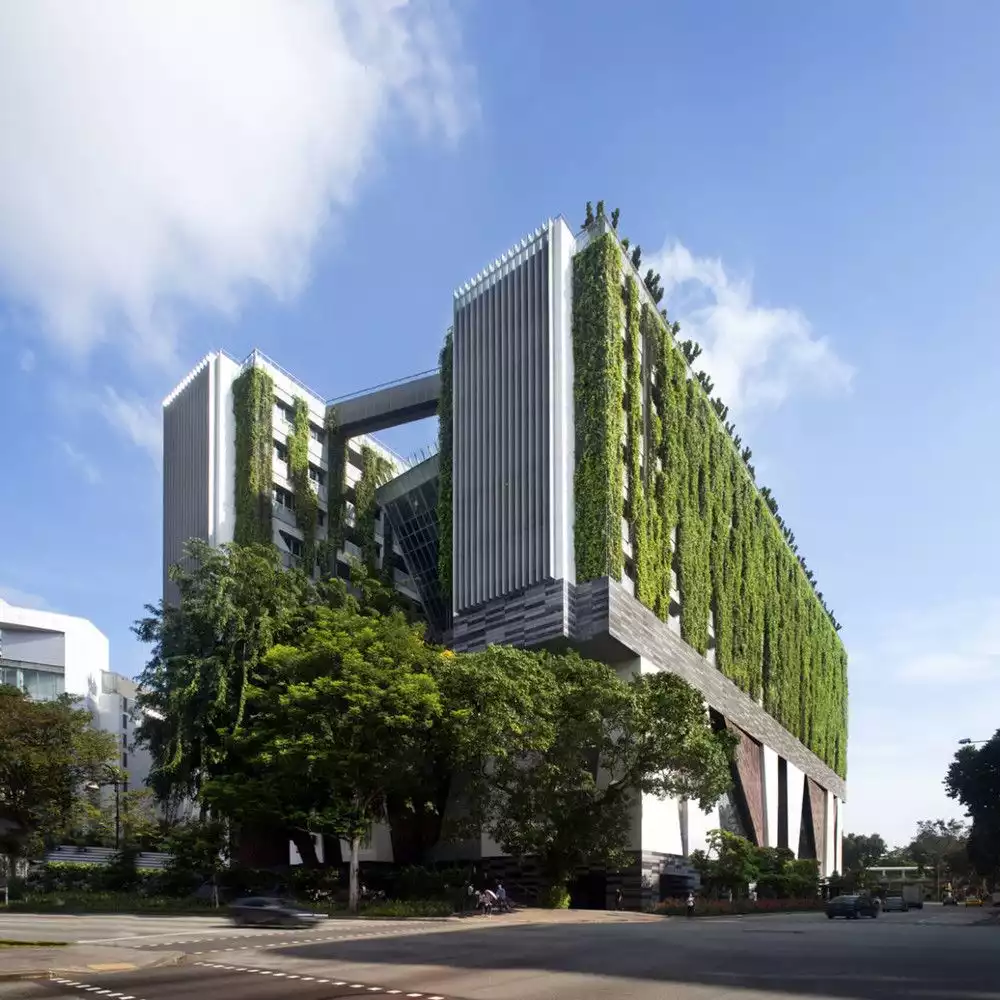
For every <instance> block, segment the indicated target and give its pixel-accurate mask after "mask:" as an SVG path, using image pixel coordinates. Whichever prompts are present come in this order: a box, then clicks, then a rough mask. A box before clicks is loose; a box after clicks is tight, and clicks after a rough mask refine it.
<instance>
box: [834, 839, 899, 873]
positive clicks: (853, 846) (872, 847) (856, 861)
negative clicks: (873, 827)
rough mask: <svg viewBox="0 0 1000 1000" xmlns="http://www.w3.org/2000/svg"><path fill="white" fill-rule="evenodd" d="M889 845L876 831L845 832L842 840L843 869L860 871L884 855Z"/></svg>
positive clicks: (876, 862) (874, 863) (875, 862)
mask: <svg viewBox="0 0 1000 1000" xmlns="http://www.w3.org/2000/svg"><path fill="white" fill-rule="evenodd" d="M888 851H889V847H888V845H887V844H886V842H885V840H884V839H883V838H882V837H880V836H879V835H878V834H877V833H845V834H844V842H843V854H844V871H845V872H861V871H864V870H865V869H866V868H871V867H872V865H876V864H878V862H879V861H880V860H881V859H882V858H883V857H885V855H886V854H887V853H888Z"/></svg>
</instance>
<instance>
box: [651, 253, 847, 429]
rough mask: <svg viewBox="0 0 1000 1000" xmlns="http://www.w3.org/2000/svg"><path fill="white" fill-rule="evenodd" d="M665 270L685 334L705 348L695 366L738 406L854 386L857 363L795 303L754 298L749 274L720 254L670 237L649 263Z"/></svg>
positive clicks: (671, 304)
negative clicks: (741, 274)
mask: <svg viewBox="0 0 1000 1000" xmlns="http://www.w3.org/2000/svg"><path fill="white" fill-rule="evenodd" d="M649 264H650V266H652V267H653V269H654V270H656V271H658V272H659V273H660V276H661V278H662V283H663V289H664V292H665V293H666V294H665V301H666V305H667V308H668V310H669V312H670V315H671V318H672V319H675V320H678V321H679V322H680V324H681V327H682V332H681V338H682V339H688V338H690V339H693V340H695V341H697V342H698V343H699V344H700V345H701V347H702V351H703V353H702V355H701V356H700V357H699V358H698V361H697V362H696V363H695V368H702V369H704V371H705V372H706V373H707V374H709V375H710V376H711V377H712V381H713V382H714V383H715V386H716V390H717V392H718V395H719V396H720V397H721V398H722V400H723V401H724V402H725V403H726V404H727V405H728V406H729V407H730V408H731V409H732V410H733V411H734V412H740V413H746V412H747V411H749V410H752V409H755V408H773V407H775V406H778V405H780V404H781V403H783V402H784V401H785V400H786V399H787V398H788V397H789V396H792V395H793V394H796V393H815V392H824V393H838V392H844V391H846V390H848V389H849V388H850V385H851V378H852V376H853V369H852V368H851V366H850V365H849V364H847V363H846V362H844V361H843V360H841V358H839V357H838V356H837V354H836V353H835V351H834V349H833V347H832V346H831V345H830V343H829V341H828V340H827V339H826V338H825V337H821V336H818V335H817V334H816V333H815V331H814V330H813V328H812V325H811V324H810V322H809V320H808V319H807V318H806V317H805V316H804V315H803V314H802V313H801V312H800V311H799V310H797V309H793V308H788V307H774V306H765V305H761V304H759V303H757V302H755V301H754V295H753V285H752V282H751V280H750V279H749V278H735V277H733V276H732V275H731V274H730V273H729V272H728V271H727V270H726V268H725V266H724V265H723V263H722V261H721V260H719V259H717V258H710V257H696V256H694V255H693V254H692V253H691V251H690V250H688V248H687V247H685V246H684V245H683V244H682V243H679V242H672V243H668V244H667V245H666V246H665V247H664V248H663V249H662V250H661V251H660V252H659V253H658V254H655V255H654V256H653V258H652V259H651V260H650V261H649Z"/></svg>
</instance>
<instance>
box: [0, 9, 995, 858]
mask: <svg viewBox="0 0 1000 1000" xmlns="http://www.w3.org/2000/svg"><path fill="white" fill-rule="evenodd" d="M237 7H238V8H239V13H240V15H241V16H239V17H237V16H236V11H237ZM191 9H192V10H193V8H191ZM60 10H64V8H61V6H60V5H58V4H56V3H53V2H49V0H40V2H38V3H36V4H33V5H30V6H29V5H20V6H18V7H17V9H15V7H14V6H10V5H9V6H8V7H7V8H5V9H4V10H3V12H2V13H0V35H2V37H4V38H5V39H6V48H5V55H4V58H3V59H2V60H0V112H2V114H0V118H2V119H3V120H4V121H5V122H6V123H7V124H6V125H5V139H4V144H3V149H2V151H0V427H2V429H3V431H2V436H0V460H2V468H3V469H4V473H5V486H6V488H5V489H4V490H3V491H2V492H0V596H5V597H7V599H9V600H13V601H17V600H19V599H20V600H22V601H26V602H28V603H41V604H44V605H45V606H48V607H51V608H54V609H57V610H60V611H64V612H67V613H72V614H79V615H84V616H86V617H88V618H91V619H92V620H93V621H94V622H95V623H96V624H97V625H98V626H99V627H100V628H101V629H102V630H104V631H105V632H106V633H107V634H108V636H109V637H110V639H111V642H112V657H113V666H114V667H115V668H116V669H118V670H120V671H122V672H124V673H130V674H131V673H135V672H137V670H138V669H139V668H140V666H141V663H142V661H143V656H144V652H143V650H142V649H141V648H140V647H139V646H138V645H137V644H136V643H135V642H134V640H133V639H132V637H131V635H130V633H129V623H130V622H131V620H132V619H133V618H135V617H136V616H137V615H138V614H139V613H140V612H141V608H142V604H143V603H144V602H145V601H155V600H156V599H157V597H158V588H159V580H160V470H159V462H158V458H157V455H158V447H159V439H158V434H159V406H160V401H161V400H162V398H163V396H164V395H165V394H166V393H167V392H168V391H169V389H170V388H171V387H172V386H173V385H174V384H175V382H176V381H177V380H178V378H179V377H180V376H181V375H182V374H183V373H184V372H185V371H186V370H187V369H189V368H190V367H191V366H193V365H194V364H195V363H196V362H197V360H198V359H199V358H200V357H201V356H202V355H203V354H205V353H206V352H208V351H209V350H212V349H215V348H219V347H222V348H225V349H227V350H228V351H230V352H231V353H233V354H236V355H237V356H241V357H242V356H243V355H245V354H246V353H248V352H249V350H250V349H251V348H252V347H254V346H257V347H259V348H260V349H262V350H264V351H265V352H267V353H268V354H270V355H272V356H273V357H275V358H276V359H278V360H279V361H280V362H281V363H282V364H283V365H285V366H286V367H287V368H289V369H290V370H292V371H294V372H296V373H299V374H301V375H302V376H303V377H304V378H305V380H306V381H308V382H309V383H310V384H312V385H313V386H314V388H316V389H317V390H318V391H319V392H321V393H323V394H325V395H330V396H333V395H338V394H340V393H344V392H348V391H351V390H354V389H357V388H361V387H363V386H365V385H368V384H373V383H377V382H381V381H385V380H388V379H391V378H395V377H399V376H402V375H406V374H409V373H411V372H414V371H418V370H422V369H426V368H428V367H431V366H432V365H433V364H434V363H435V359H436V355H437V351H438V347H439V344H440V340H441V336H442V334H443V332H444V330H445V329H446V327H447V326H448V323H449V320H450V315H451V292H452V289H453V288H454V287H455V286H456V285H458V284H459V283H461V282H462V281H463V280H465V279H466V278H467V277H469V276H471V275H472V274H473V273H475V272H476V271H477V270H479V268H480V267H482V266H483V265H484V264H485V263H487V262H488V261H489V260H491V259H492V258H493V257H495V256H496V255H498V254H499V253H500V252H502V251H503V250H505V249H506V248H507V247H508V246H509V245H510V244H512V243H513V242H514V241H515V240H517V239H518V238H520V237H521V236H522V235H523V234H524V233H526V232H527V231H528V230H530V229H532V228H533V227H534V226H536V225H537V224H538V223H540V222H541V221H542V220H543V219H544V218H546V217H548V216H550V215H556V214H559V213H563V214H565V215H566V216H567V217H568V218H569V219H570V221H571V222H574V223H577V222H579V221H580V219H581V218H582V210H583V205H584V203H585V201H586V200H588V199H592V200H595V201H596V200H597V199H598V198H605V199H606V200H607V201H608V204H609V207H612V206H616V205H617V206H620V208H621V210H622V231H623V232H624V233H626V234H627V235H629V236H630V237H631V239H632V241H633V243H635V242H638V243H640V244H642V246H643V247H644V248H645V250H646V258H647V260H650V261H651V262H653V263H655V264H656V265H657V266H658V267H659V269H660V270H661V273H662V274H663V276H664V285H665V287H667V288H668V290H669V292H670V295H669V302H668V304H669V306H670V308H671V311H672V312H673V314H674V316H675V317H676V318H679V319H680V320H681V321H682V323H683V324H684V325H685V328H686V330H687V331H688V332H689V333H690V332H693V333H694V334H695V335H696V337H698V338H700V339H702V341H703V344H704V347H705V365H704V367H705V368H706V369H707V370H709V371H710V372H711V373H712V374H713V375H714V376H715V378H716V383H717V385H718V386H719V388H720V390H721V393H722V395H723V396H724V398H725V399H726V401H727V402H729V403H730V404H731V407H732V409H733V411H734V413H735V415H736V420H737V423H738V425H739V427H740V430H741V432H742V433H743V437H744V439H746V440H747V441H748V443H749V444H750V446H751V447H752V448H753V451H754V464H755V465H756V467H757V470H758V480H759V481H761V482H763V483H767V484H768V485H770V486H771V487H772V489H773V490H774V492H775V494H776V496H777V498H778V502H779V504H780V507H781V511H782V513H783V515H784V517H785V519H786V521H787V522H788V523H789V524H790V526H791V527H792V528H793V530H794V532H795V534H796V537H797V539H798V542H799V546H800V550H801V551H802V552H803V553H804V555H805V556H806V559H807V561H808V563H809V565H810V566H811V567H812V568H813V569H814V570H815V572H816V574H817V577H818V579H819V584H820V587H821V589H822V590H823V592H824V594H825V595H826V598H827V601H828V603H829V604H830V606H831V607H832V608H833V609H834V611H835V613H836V615H837V617H838V618H839V620H840V621H842V622H843V623H844V626H845V627H844V632H843V636H844V639H845V641H846V642H847V645H848V648H849V650H850V653H851V657H852V659H851V695H852V697H851V750H850V762H849V763H850V775H849V782H850V786H849V787H850V800H849V803H848V823H847V827H848V829H855V830H865V831H869V830H878V831H880V832H881V833H883V835H885V836H886V837H887V838H888V839H889V840H890V841H896V842H900V841H904V840H906V839H908V838H909V836H910V834H911V832H912V830H913V828H914V826H915V823H916V821H917V820H918V819H922V818H931V817H937V816H939V815H953V814H955V813H956V811H955V808H954V806H953V804H952V803H950V802H948V800H947V799H945V797H944V795H943V792H942V790H941V787H940V780H941V777H942V774H943V771H944V769H945V766H946V764H947V761H948V760H949V758H950V755H951V753H952V750H953V748H954V745H955V741H956V740H957V739H959V738H960V737H963V736H969V737H972V738H983V737H986V736H989V735H991V734H992V733H993V731H994V729H995V728H996V727H997V725H998V724H1000V717H998V715H997V711H996V706H997V705H998V704H1000V669H998V668H1000V584H998V583H997V580H996V574H995V572H994V569H995V566H996V565H997V561H998V557H1000V543H998V533H997V528H996V525H997V521H996V515H995V508H996V504H995V493H996V489H997V473H996V469H995V466H996V461H995V455H996V445H995V442H994V440H993V428H994V427H996V426H997V424H998V417H1000V413H998V410H1000V403H998V399H1000V396H998V393H997V392H996V388H995V385H996V378H997V374H998V371H1000V346H998V343H1000V341H998V338H997V336H996V328H997V319H998V311H1000V310H998V305H1000V302H998V299H1000V281H998V280H997V279H998V277H1000V275H998V270H1000V253H998V251H997V249H996V240H995V234H996V233H997V232H998V231H1000V187H998V185H997V184H996V180H995V178H996V166H995V164H996V162H997V159H998V155H1000V133H998V127H997V126H998V108H1000V74H998V70H997V62H996V57H995V39H996V38H997V37H998V31H1000V6H997V5H993V4H988V3H979V2H977V3H973V2H965V3H963V2H955V3H951V4H947V5H945V4H941V3H937V2H922V0H896V2H893V0H882V2H880V3H878V4H868V3H862V2H859V0H852V2H843V3H839V4H836V5H819V4H803V3H799V2H778V0H767V2H763V3H757V4H743V3H737V2H735V0H733V2H698V3H694V2H666V0H659V2H656V0H650V2H645V0H639V2H631V3H629V4H626V5H621V6H620V7H619V8H618V9H615V10H613V9H612V7H611V6H609V5H608V4H606V3H597V2H591V0H572V2H570V0H562V2H559V0H551V2H548V3H544V4H539V3H537V2H532V0H505V2H504V3H502V4H499V3H488V2H485V0H480V2H475V0H465V2H457V3H454V4H453V5H451V6H450V7H447V6H445V5H444V4H443V3H434V2H418V0H412V2H410V3H409V4H402V5H395V6H394V5H393V4H390V3H378V2H375V0H365V2H364V3H361V2H345V3H340V4H334V3H326V2H323V0H294V2H281V3H272V2H268V0H260V2H256V0H255V2H253V3H247V4H242V5H239V4H237V3H235V2H230V3H228V4H227V3H222V2H220V3H219V4H215V5H212V6H211V10H209V11H202V12H201V14H200V20H199V21H197V22H196V21H194V20H192V19H191V15H190V13H176V12H169V11H167V10H165V9H164V10H161V11H152V10H151V9H150V8H148V7H146V6H143V7H136V6H135V5H120V6H119V7H118V8H117V9H113V5H110V4H109V5H104V6H102V7H101V8H100V9H96V10H94V11H91V14H90V15H88V20H87V22H86V23H83V22H78V23H76V24H72V25H70V24H68V23H67V21H66V19H65V16H64V14H60V13H59V11H60ZM432 436H433V428H432V427H431V426H429V425H427V424H424V425H419V426H417V427H415V428H411V429H409V430H407V431H405V432H398V433H397V434H396V435H394V436H393V437H392V438H391V443H392V444H394V445H395V446H396V447H397V449H398V450H402V451H404V452H406V451H408V450H410V449H413V448H416V447H417V446H419V445H420V444H423V443H424V442H425V441H427V440H428V439H430V438H431V437H432Z"/></svg>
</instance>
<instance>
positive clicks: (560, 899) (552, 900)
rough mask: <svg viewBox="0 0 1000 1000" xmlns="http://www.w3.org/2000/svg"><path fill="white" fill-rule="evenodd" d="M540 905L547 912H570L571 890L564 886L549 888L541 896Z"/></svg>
mask: <svg viewBox="0 0 1000 1000" xmlns="http://www.w3.org/2000/svg"><path fill="white" fill-rule="evenodd" d="M538 905H539V906H542V907H544V908H545V909H547V910H568V909H569V890H568V889H567V888H566V886H564V885H552V886H549V888H548V889H546V890H545V891H544V892H543V893H542V894H541V895H540V896H539V898H538Z"/></svg>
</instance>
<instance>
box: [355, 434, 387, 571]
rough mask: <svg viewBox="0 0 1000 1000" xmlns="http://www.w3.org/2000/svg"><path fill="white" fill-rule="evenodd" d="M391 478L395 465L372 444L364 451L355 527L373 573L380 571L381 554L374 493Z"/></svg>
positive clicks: (356, 494)
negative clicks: (376, 531)
mask: <svg viewBox="0 0 1000 1000" xmlns="http://www.w3.org/2000/svg"><path fill="white" fill-rule="evenodd" d="M391 477H392V463H391V462H390V461H389V460H388V459H387V458H386V457H385V456H384V455H380V454H379V453H378V452H377V451H376V450H375V449H374V448H372V447H371V446H370V445H367V444H366V445H363V446H362V448H361V478H360V479H359V480H358V482H357V486H355V489H354V496H355V500H354V511H355V521H354V523H355V527H356V528H357V533H358V547H359V548H360V549H361V561H362V562H363V563H364V565H365V568H366V569H367V570H368V571H369V572H370V573H373V574H374V573H375V572H376V571H377V569H378V551H377V549H376V542H375V515H376V513H377V507H378V505H377V504H376V503H375V491H376V490H377V489H378V488H379V487H380V486H382V485H383V484H384V483H387V482H388V481H389V479H390V478H391Z"/></svg>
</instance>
